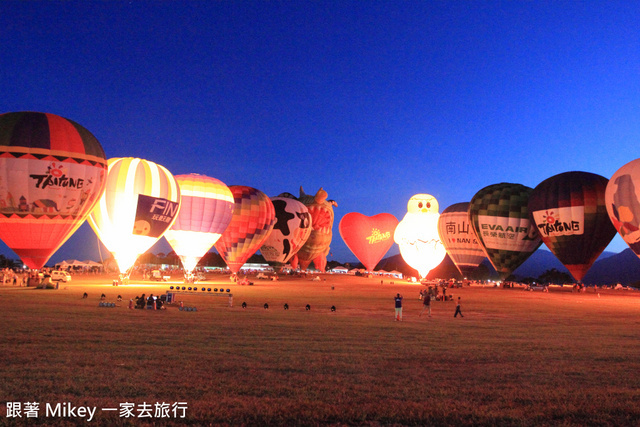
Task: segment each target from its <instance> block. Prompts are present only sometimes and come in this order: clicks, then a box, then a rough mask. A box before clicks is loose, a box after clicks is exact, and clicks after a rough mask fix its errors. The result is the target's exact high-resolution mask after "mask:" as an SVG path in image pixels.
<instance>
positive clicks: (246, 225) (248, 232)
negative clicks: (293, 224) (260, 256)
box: [214, 185, 276, 273]
mask: <svg viewBox="0 0 640 427" xmlns="http://www.w3.org/2000/svg"><path fill="white" fill-rule="evenodd" d="M229 189H230V190H231V193H232V194H233V198H234V208H233V216H232V217H231V222H230V223H229V226H228V227H227V228H226V229H225V231H224V232H223V233H222V236H220V239H219V240H218V241H217V242H216V244H215V245H214V246H215V248H216V250H217V251H218V253H219V254H220V256H221V257H222V259H224V261H225V262H226V263H227V266H228V267H229V269H230V270H231V271H232V272H234V273H237V272H238V271H240V268H241V267H242V266H243V265H244V263H245V262H247V260H248V259H249V257H250V256H251V255H253V254H254V253H255V252H256V251H257V250H258V249H260V246H262V243H263V242H264V241H265V239H266V238H267V237H268V236H269V233H271V230H272V229H273V225H274V224H275V222H276V213H275V209H274V208H273V203H271V200H270V199H269V197H267V195H266V194H264V193H263V192H262V191H260V190H256V189H255V188H251V187H246V186H243V185H232V186H230V187H229Z"/></svg>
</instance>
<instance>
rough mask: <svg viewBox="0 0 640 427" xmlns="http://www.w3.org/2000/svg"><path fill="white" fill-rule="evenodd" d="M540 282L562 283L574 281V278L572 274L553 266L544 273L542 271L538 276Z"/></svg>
mask: <svg viewBox="0 0 640 427" xmlns="http://www.w3.org/2000/svg"><path fill="white" fill-rule="evenodd" d="M538 282H540V283H554V284H562V283H573V282H574V280H573V277H571V275H570V274H568V273H565V272H563V271H558V270H557V269H556V268H552V269H551V270H547V271H545V272H544V273H542V274H541V275H540V276H539V277H538Z"/></svg>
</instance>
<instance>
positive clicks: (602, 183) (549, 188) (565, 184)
mask: <svg viewBox="0 0 640 427" xmlns="http://www.w3.org/2000/svg"><path fill="white" fill-rule="evenodd" d="M607 183H608V179H606V178H605V177H602V176H600V175H596V174H592V173H588V172H565V173H561V174H558V175H555V176H553V177H550V178H548V179H546V180H544V181H543V182H541V183H540V184H538V185H537V186H536V188H534V190H533V192H532V193H531V197H530V199H529V212H530V213H531V218H532V220H533V221H534V223H535V224H536V226H537V229H538V231H539V232H540V235H541V238H542V241H543V242H544V243H545V245H546V246H547V247H548V248H549V250H551V252H552V253H553V254H554V255H555V256H556V257H557V258H558V259H559V260H560V262H562V263H563V264H564V265H565V267H567V269H568V270H569V271H570V272H571V274H572V275H573V277H574V279H576V280H577V281H581V280H582V278H583V277H584V275H585V274H586V273H587V271H588V270H589V268H591V265H592V264H593V263H594V262H595V260H596V259H597V258H598V256H600V254H601V253H602V252H603V251H604V249H605V248H606V247H607V245H608V244H609V242H611V239H613V237H614V236H615V233H616V230H615V228H614V227H613V225H612V224H611V221H610V220H609V216H608V214H607V209H606V203H605V191H606V186H607Z"/></svg>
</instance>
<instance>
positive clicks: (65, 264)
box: [56, 259, 87, 269]
mask: <svg viewBox="0 0 640 427" xmlns="http://www.w3.org/2000/svg"><path fill="white" fill-rule="evenodd" d="M86 266H87V264H85V263H84V262H82V261H78V260H77V259H66V260H64V261H62V262H60V263H58V264H56V267H58V268H63V269H64V268H68V267H74V268H76V267H86Z"/></svg>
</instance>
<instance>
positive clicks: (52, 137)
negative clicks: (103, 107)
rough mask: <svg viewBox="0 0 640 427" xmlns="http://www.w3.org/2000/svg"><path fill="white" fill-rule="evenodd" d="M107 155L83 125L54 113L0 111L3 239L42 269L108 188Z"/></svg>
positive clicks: (0, 228)
mask: <svg viewBox="0 0 640 427" xmlns="http://www.w3.org/2000/svg"><path fill="white" fill-rule="evenodd" d="M106 173H107V160H106V157H105V154H104V150H103V149H102V146H101V145H100V143H99V142H98V140H97V139H96V138H95V137H94V136H93V135H92V134H91V133H90V132H89V131H88V130H87V129H85V128H84V127H82V126H80V125H79V124H78V123H75V122H73V121H71V120H69V119H65V118H63V117H60V116H57V115H55V114H47V113H37V112H16V113H5V114H1V115H0V239H2V241H4V242H5V244H6V245H7V246H8V247H9V248H11V249H12V250H13V251H14V252H15V253H16V254H17V255H18V256H19V257H20V258H21V259H22V262H24V263H25V264H26V265H27V266H28V267H30V268H34V269H40V268H42V267H43V266H44V265H45V263H46V262H47V261H48V260H49V258H50V257H51V255H53V253H54V252H55V251H56V250H57V249H58V248H59V247H60V246H62V244H63V243H64V242H65V241H66V240H67V239H68V238H69V237H70V236H71V235H72V234H73V232H74V231H76V230H77V228H78V227H80V225H81V224H82V222H83V221H84V220H85V218H86V217H87V216H88V215H89V213H90V212H91V209H92V208H93V207H94V205H95V203H96V202H97V201H98V199H99V198H100V196H101V195H102V193H103V192H104V188H105V184H106V180H105V176H106Z"/></svg>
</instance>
